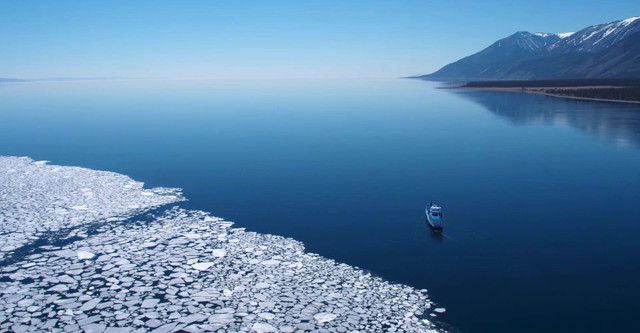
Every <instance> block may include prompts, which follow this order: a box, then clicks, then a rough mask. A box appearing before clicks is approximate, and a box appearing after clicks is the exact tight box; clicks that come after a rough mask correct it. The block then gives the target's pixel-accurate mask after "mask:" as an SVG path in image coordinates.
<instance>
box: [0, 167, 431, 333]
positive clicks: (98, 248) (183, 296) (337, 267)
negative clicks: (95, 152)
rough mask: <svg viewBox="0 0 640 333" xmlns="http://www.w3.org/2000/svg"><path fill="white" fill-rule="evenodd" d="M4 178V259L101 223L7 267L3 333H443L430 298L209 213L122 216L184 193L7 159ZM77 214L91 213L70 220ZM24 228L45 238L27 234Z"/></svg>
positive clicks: (0, 316) (0, 214)
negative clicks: (9, 252) (57, 234)
mask: <svg viewBox="0 0 640 333" xmlns="http://www.w3.org/2000/svg"><path fill="white" fill-rule="evenodd" d="M2 169H4V170H7V169H13V170H15V171H14V172H9V173H7V172H3V173H0V184H2V185H1V186H2V188H0V191H2V192H0V195H2V198H3V200H2V203H1V204H0V205H2V210H0V220H1V221H3V223H4V222H5V221H8V224H9V225H10V227H9V228H7V229H2V232H3V236H4V235H8V236H9V238H11V239H12V240H11V241H10V242H5V243H4V244H2V245H3V247H6V246H14V245H15V246H25V245H28V244H30V242H32V241H33V240H34V239H37V238H38V237H47V232H53V231H55V230H63V229H66V228H67V227H68V226H69V225H83V224H86V223H93V222H94V221H102V222H101V223H98V224H96V225H94V227H93V228H94V229H93V232H91V233H89V232H84V231H82V232H80V231H79V232H76V233H75V235H78V234H86V237H75V238H73V239H72V241H69V242H68V243H66V244H64V245H58V246H56V245H46V246H40V247H38V251H37V252H34V253H26V254H24V256H23V257H21V258H19V259H17V260H14V261H13V262H6V263H5V264H0V331H2V332H4V331H14V332H27V331H49V332H111V333H118V332H179V331H180V332H203V331H215V332H258V333H259V332H265V333H269V332H284V333H286V332H440V331H441V330H438V329H437V328H436V327H435V326H434V325H433V324H432V323H431V322H430V321H428V320H427V319H425V318H426V317H428V315H429V314H432V313H429V312H430V311H429V309H430V307H431V304H432V303H431V301H430V300H429V299H428V297H427V293H426V291H425V290H416V289H414V288H410V287H407V286H403V285H399V284H392V283H389V282H387V281H384V280H383V279H381V278H379V277H376V276H373V275H371V274H369V273H366V272H364V271H362V270H359V269H356V268H353V267H351V266H348V265H346V264H341V263H338V262H335V261H333V260H330V259H327V258H323V257H321V256H319V255H317V254H312V253H307V252H305V250H304V246H303V244H302V243H300V242H297V241H295V240H292V239H288V238H284V237H280V236H274V235H267V234H259V233H255V232H249V231H246V230H244V229H243V228H233V227H232V223H231V222H228V221H224V220H222V219H220V218H217V217H213V216H210V215H209V214H208V213H205V212H202V211H193V210H185V209H182V208H179V207H173V208H168V209H165V210H163V211H159V212H157V213H154V215H153V216H152V217H151V218H143V217H141V216H139V215H136V216H135V217H134V216H133V215H132V214H133V212H132V211H129V210H127V209H126V208H125V209H123V208H122V207H129V206H130V205H137V206H139V207H146V209H150V208H151V207H155V206H157V205H161V204H163V203H170V202H173V201H176V200H180V199H181V197H180V195H179V192H177V191H176V190H170V189H165V190H160V191H157V190H142V184H141V183H137V182H134V181H132V180H131V179H129V178H128V177H125V176H122V175H118V174H114V173H103V172H98V171H91V170H87V169H82V168H73V167H71V168H67V167H59V166H57V167H54V166H50V165H47V164H44V163H43V164H35V163H33V162H32V160H30V159H27V158H7V157H0V170H2ZM54 170H55V171H54ZM0 172H1V171H0ZM94 172H95V173H96V174H94ZM51 173H59V174H60V177H58V176H56V175H52V174H51ZM7 174H9V175H10V176H7ZM16 175H22V176H21V177H17V178H12V177H13V176H16ZM7 177H8V178H11V179H10V180H6V179H5V178H7ZM95 177H98V178H97V179H96V178H95ZM4 184H9V185H8V187H9V189H7V188H4V187H5V185H4ZM104 191H107V192H109V191H111V192H109V193H110V194H103V193H102V192H104ZM123 191H124V193H122V192H123ZM141 191H152V192H153V193H154V195H141V194H140V192H141ZM9 192H12V193H9ZM40 192H42V193H40ZM128 192H135V193H133V194H134V195H128V194H127V193H128ZM21 193H22V194H21ZM83 193H84V194H86V193H92V194H93V195H89V196H88V195H84V194H83ZM145 193H148V192H145ZM129 194H131V193H129ZM119 195H123V198H119V197H118V196H119ZM49 196H52V197H51V198H50V197H49ZM110 200H112V201H113V202H112V203H110V202H109V201H110ZM172 200H173V201H172ZM79 205H81V206H86V208H87V209H86V210H83V209H75V210H74V209H71V207H73V206H79ZM102 205H104V206H102ZM63 208H64V212H66V214H59V212H62V209H63ZM60 217H63V218H62V219H59V218H60ZM71 217H74V221H75V222H73V223H71V222H70V221H71V220H70V218H71ZM110 217H117V218H115V219H109V218H110ZM22 219H24V220H25V221H26V224H27V225H28V226H32V227H34V228H36V231H34V232H33V233H32V231H30V230H28V227H27V226H25V227H18V225H19V224H20V223H21V221H22ZM37 219H41V221H42V223H44V224H46V225H47V229H43V228H41V227H38V226H36V224H37V221H36V220H37ZM123 220H126V223H123ZM69 223H71V224H69ZM14 233H16V234H17V233H22V236H19V235H14ZM435 311H436V312H440V311H439V308H438V309H436V310H435Z"/></svg>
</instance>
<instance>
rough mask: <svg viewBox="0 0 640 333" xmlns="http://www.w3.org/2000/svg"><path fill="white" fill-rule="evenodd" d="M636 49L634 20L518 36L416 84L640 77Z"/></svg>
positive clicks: (638, 34)
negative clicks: (432, 81) (445, 81)
mask: <svg viewBox="0 0 640 333" xmlns="http://www.w3.org/2000/svg"><path fill="white" fill-rule="evenodd" d="M638 43H640V17H638V16H634V17H631V18H627V19H624V20H618V21H614V22H610V23H604V24H596V25H592V26H589V27H586V28H584V29H581V30H579V31H577V32H573V33H544V32H536V33H531V32H527V31H518V32H516V33H514V34H512V35H510V36H507V37H505V38H502V39H500V40H498V41H496V42H494V43H493V44H491V45H489V46H488V47H487V48H485V49H483V50H481V51H479V52H477V53H474V54H472V55H470V56H467V57H464V58H462V59H460V60H457V61H455V62H453V63H450V64H448V65H446V66H444V67H442V68H441V69H439V70H438V71H436V72H434V73H431V74H427V75H421V76H418V78H423V79H432V80H454V81H461V80H531V79H536V80H540V79H578V78H609V77H611V78H614V77H631V76H629V75H633V76H640V61H639V60H640V58H639V57H638V56H639V55H640V50H639V47H638V46H637V45H638Z"/></svg>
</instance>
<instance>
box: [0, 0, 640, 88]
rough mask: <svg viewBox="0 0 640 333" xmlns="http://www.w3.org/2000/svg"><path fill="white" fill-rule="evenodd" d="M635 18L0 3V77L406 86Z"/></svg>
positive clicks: (574, 8)
mask: <svg viewBox="0 0 640 333" xmlns="http://www.w3.org/2000/svg"><path fill="white" fill-rule="evenodd" d="M638 15H640V3H639V2H638V1H637V0H633V1H627V0H619V1H616V2H615V3H609V2H606V1H601V0H599V1H590V0H583V1H556V0H529V1H525V2H520V1H512V0H509V1H503V0H482V1H478V0H475V1H462V0H447V1H429V0H388V1H377V0H368V1H360V0H296V1H278V0H259V1H242V0H232V1H226V0H219V1H216V0H208V1H187V0H184V1H159V0H156V1H145V0H138V1H117V0H113V1H93V0H84V1H65V0H56V1H45V0H34V1H21V0H2V1H0V45H1V47H0V77H5V78H22V79H29V78H52V77H55V78H58V77H65V78H70V77H130V78H166V79H209V78H222V79H229V78H239V79H242V78H298V77H300V78H345V77H401V76H410V75H417V74H425V73H430V72H433V71H435V70H437V69H439V68H440V67H442V66H444V65H446V64H447V63H450V62H453V61H455V60H457V59H459V58H462V57H464V56H467V55H470V54H472V53H475V52H477V51H480V50H481V49H483V48H485V47H487V46H488V45H490V44H491V43H493V42H494V41H496V40H498V39H500V38H503V37H506V36H508V35H510V34H512V33H514V32H516V31H521V30H525V31H531V32H538V31H540V32H568V31H576V30H579V29H581V28H584V27H586V26H589V25H592V24H596V23H606V22H611V21H615V20H618V19H623V18H627V17H631V16H638Z"/></svg>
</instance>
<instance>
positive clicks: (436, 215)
mask: <svg viewBox="0 0 640 333" xmlns="http://www.w3.org/2000/svg"><path fill="white" fill-rule="evenodd" d="M424 212H425V214H427V221H429V225H430V226H431V227H432V228H433V229H435V230H442V218H443V217H444V214H442V207H440V206H438V205H434V204H433V203H430V204H428V205H427V208H426V209H425V211H424Z"/></svg>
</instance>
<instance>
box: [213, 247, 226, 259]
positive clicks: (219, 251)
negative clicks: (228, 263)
mask: <svg viewBox="0 0 640 333" xmlns="http://www.w3.org/2000/svg"><path fill="white" fill-rule="evenodd" d="M226 254H227V251H225V250H224V249H215V250H213V251H212V252H211V255H213V256H214V257H216V258H222V257H224V256H225V255H226Z"/></svg>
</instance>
